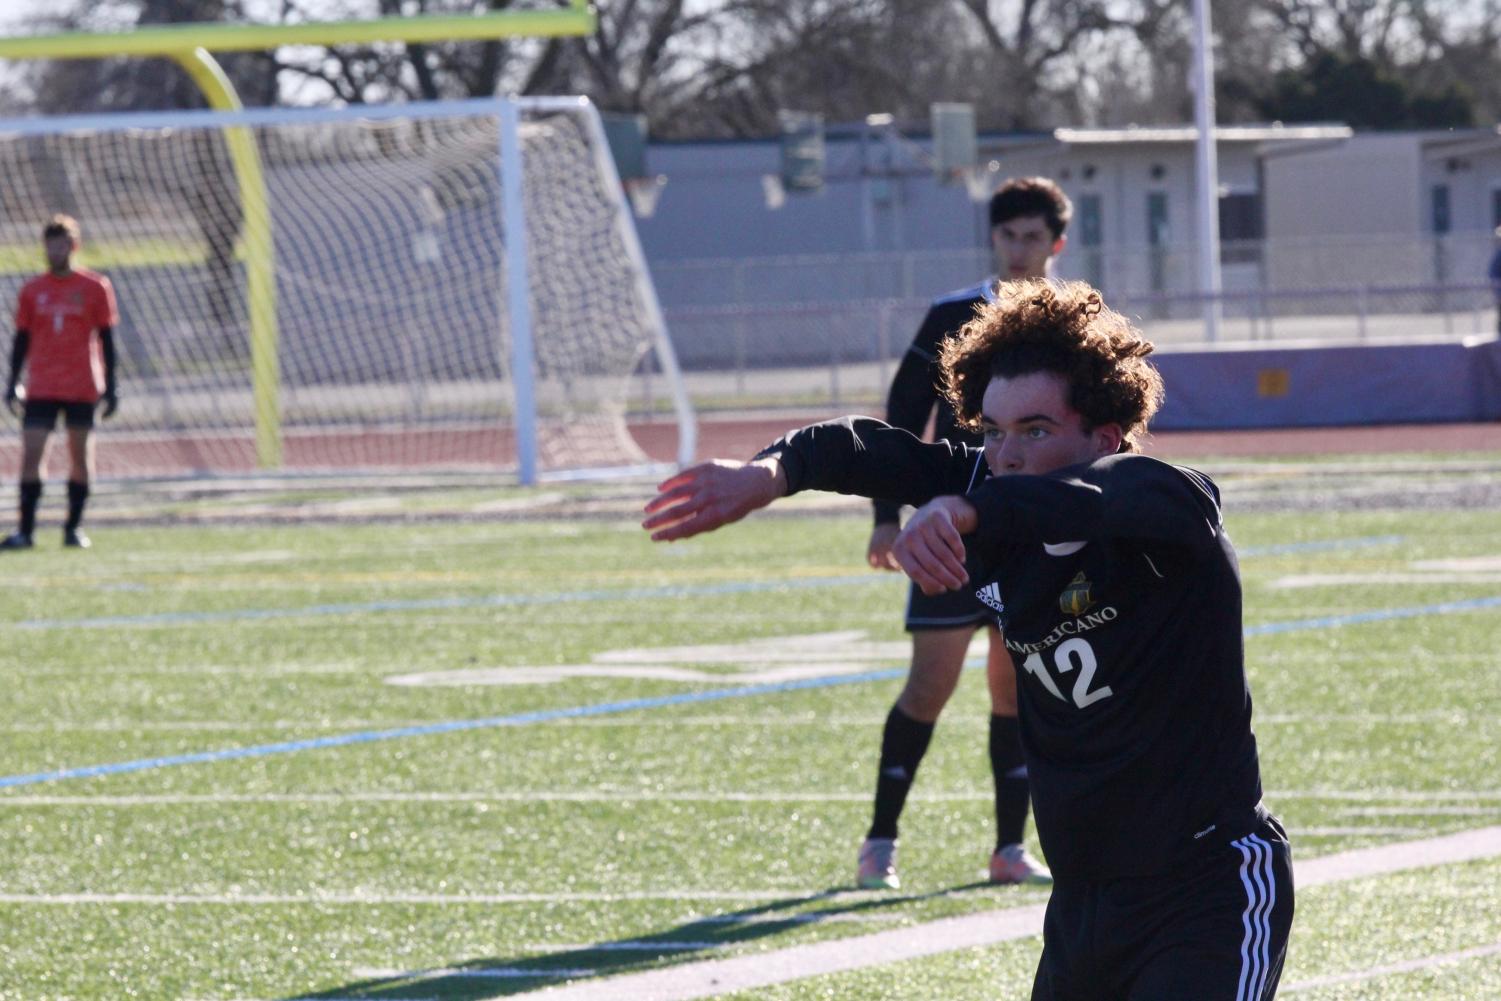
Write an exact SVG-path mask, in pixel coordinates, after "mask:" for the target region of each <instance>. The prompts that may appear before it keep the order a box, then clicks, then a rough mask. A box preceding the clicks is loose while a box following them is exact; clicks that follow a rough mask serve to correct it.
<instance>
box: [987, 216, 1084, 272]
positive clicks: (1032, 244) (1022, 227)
mask: <svg viewBox="0 0 1501 1001" xmlns="http://www.w3.org/2000/svg"><path fill="white" fill-rule="evenodd" d="M1065 239H1066V238H1065V237H1061V236H1060V237H1057V238H1056V239H1055V238H1054V237H1053V231H1052V230H1051V229H1049V228H1048V222H1047V220H1046V219H1045V218H1043V217H1042V216H1040V215H1024V216H1017V217H1016V218H1015V219H1007V220H1006V221H1005V222H1003V223H1000V224H999V225H997V226H995V227H994V228H992V229H991V231H990V245H991V247H992V248H993V249H994V250H995V262H996V267H997V268H999V269H1000V276H1001V278H1002V279H1003V280H1006V281H1020V280H1021V279H1023V278H1046V277H1047V276H1048V267H1049V265H1051V264H1052V261H1053V258H1054V256H1056V255H1057V254H1058V253H1059V251H1061V250H1063V244H1064V242H1065Z"/></svg>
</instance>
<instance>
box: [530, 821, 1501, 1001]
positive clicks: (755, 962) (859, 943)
mask: <svg viewBox="0 0 1501 1001" xmlns="http://www.w3.org/2000/svg"><path fill="white" fill-rule="evenodd" d="M1496 855H1501V827H1485V828H1481V829H1479V830H1474V831H1465V832H1463V833H1460V834H1451V835H1447V836H1445V837H1439V838H1429V839H1426V840H1422V841H1406V842H1400V843H1397V844H1392V845H1383V846H1381V847H1378V848H1362V849H1357V850H1355V851H1348V852H1339V853H1337V854H1334V855H1326V856H1324V857H1322V858H1316V859H1310V860H1308V861H1306V862H1299V863H1297V864H1296V866H1295V876H1296V879H1297V884H1298V887H1299V889H1303V890H1306V889H1309V888H1311V887H1315V886H1322V885H1325V884H1328V883H1336V882H1343V881H1345V880H1351V879H1360V878H1365V877H1370V876H1381V875H1386V874H1388V873H1393V872H1400V871H1402V870H1405V869H1417V868H1424V867H1427V866H1434V865H1445V864H1453V863H1457V862H1469V861H1473V860H1475V859H1483V858H1491V857H1494V856H1496ZM1044 907H1045V905H1042V904H1034V905H1031V906H1028V907H1015V908H1010V909H1008V910H1001V911H987V912H984V913H980V914H971V915H967V916H965V917H958V918H945V919H943V920H941V921H933V922H930V923H928V924H923V925H917V926H914V927H907V928H899V929H893V930H891V931H883V932H876V933H874V934H871V935H860V936H855V937H853V938H844V939H838V940H836V941H833V942H817V943H812V944H809V945H799V946H793V947H791V948H789V949H782V950H779V951H777V952H770V953H760V954H757V955H753V956H736V957H733V958H730V959H721V960H710V961H707V962H702V963H686V964H683V965H681V966H674V967H668V968H667V969H662V970H652V971H649V972H646V973H636V974H627V975H625V976H619V977H607V978H604V979H602V980H589V981H585V982H583V983H578V984H570V985H568V986H564V987H555V988H552V989H550V990H548V991H546V992H544V994H543V995H542V996H543V997H545V998H547V1001H618V999H619V998H623V997H628V998H631V999H632V1001H688V999H692V998H706V997H714V996H716V995H721V994H730V993H734V992H735V991H749V990H755V989H757V988H761V987H769V986H771V985H773V984H780V983H786V982H788V981H791V980H801V979H804V978H806V977H814V976H820V975H824V974H830V973H843V972H846V971H849V970H857V969H862V968H864V967H868V966H878V965H882V964H885V963H893V962H900V961H903V960H908V959H919V958H922V957H924V956H932V955H936V954H938V953H945V952H953V951H955V950H958V949H970V948H975V947H978V946H988V945H996V944H999V943H1001V942H1010V941H1015V940H1016V939H1021V938H1029V937H1031V936H1034V935H1038V934H1041V932H1042V916H1043V911H1044Z"/></svg>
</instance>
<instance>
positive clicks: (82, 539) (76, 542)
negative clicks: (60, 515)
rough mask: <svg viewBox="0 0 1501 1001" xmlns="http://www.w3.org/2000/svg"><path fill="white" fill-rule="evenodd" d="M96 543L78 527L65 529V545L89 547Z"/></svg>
mask: <svg viewBox="0 0 1501 1001" xmlns="http://www.w3.org/2000/svg"><path fill="white" fill-rule="evenodd" d="M93 544H94V543H93V542H92V541H90V539H89V537H88V536H87V535H84V534H83V533H82V532H80V531H79V530H78V529H76V528H65V529H63V545H65V546H67V547H68V548H70V549H87V548H89V547H90V546H92V545H93Z"/></svg>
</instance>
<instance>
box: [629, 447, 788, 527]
mask: <svg viewBox="0 0 1501 1001" xmlns="http://www.w3.org/2000/svg"><path fill="white" fill-rule="evenodd" d="M786 492H787V477H786V474H784V473H783V472H782V464H781V463H780V462H778V461H777V460H776V459H772V458H767V459H758V460H756V461H755V462H731V461H729V460H726V459H712V460H710V461H709V462H703V463H699V464H698V465H697V466H691V467H689V468H688V469H685V470H683V471H682V472H680V473H677V474H676V475H674V476H670V477H668V478H667V479H665V480H663V481H662V482H661V483H659V484H658V485H657V496H655V497H653V498H652V499H651V500H650V501H648V502H647V504H646V515H647V517H646V518H645V520H643V521H642V522H641V527H642V528H644V529H646V530H647V531H648V532H651V538H652V541H653V542H671V541H673V540H674V539H686V538H689V537H690V536H694V535H698V534H699V533H701V532H712V531H713V530H714V529H716V528H719V527H721V526H724V525H728V524H730V523H731V522H736V521H739V520H740V519H741V518H744V517H745V516H746V515H748V514H750V513H751V512H752V511H754V510H756V509H757V508H762V507H765V506H766V505H768V504H770V503H771V502H772V501H774V500H776V499H777V498H778V497H781V496H782V495H783V494H785V493H786Z"/></svg>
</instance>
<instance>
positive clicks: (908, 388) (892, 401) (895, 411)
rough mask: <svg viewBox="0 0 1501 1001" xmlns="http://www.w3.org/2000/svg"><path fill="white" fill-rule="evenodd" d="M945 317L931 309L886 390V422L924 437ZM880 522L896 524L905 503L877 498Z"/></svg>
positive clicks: (935, 393)
mask: <svg viewBox="0 0 1501 1001" xmlns="http://www.w3.org/2000/svg"><path fill="white" fill-rule="evenodd" d="M942 327H943V325H942V317H941V315H940V314H939V313H938V311H937V310H933V309H930V310H928V314H927V316H925V317H924V318H923V322H922V326H920V327H919V328H918V330H917V335H916V336H915V337H914V338H913V339H912V343H911V344H910V345H909V346H908V347H907V352H906V354H904V355H902V360H901V364H899V365H898V366H897V369H896V375H894V376H892V379H891V389H890V390H889V391H888V392H887V394H886V423H888V424H890V425H891V426H892V427H895V428H901V429H902V430H903V431H909V432H911V433H912V435H913V436H915V437H918V438H921V437H922V433H923V430H924V429H925V428H927V426H928V419H929V418H930V417H931V416H932V415H933V408H934V407H935V406H937V405H938V344H939V342H940V341H941V340H942V339H943V336H944V333H945V331H944V330H943V329H942ZM873 507H874V509H875V520H876V524H877V525H882V524H888V523H889V524H895V523H896V522H897V521H899V520H900V514H901V505H899V504H893V503H891V502H890V501H885V500H876V501H874V502H873Z"/></svg>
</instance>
